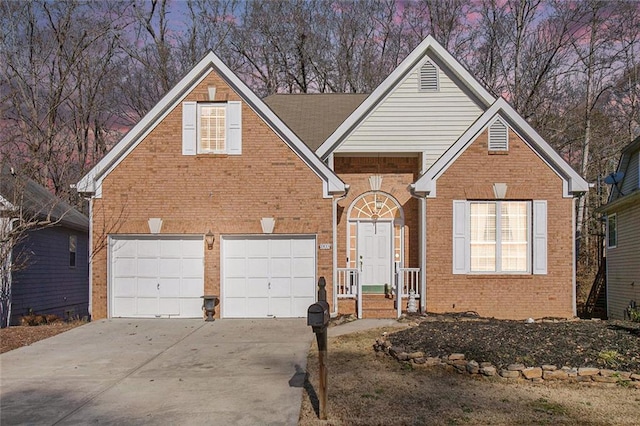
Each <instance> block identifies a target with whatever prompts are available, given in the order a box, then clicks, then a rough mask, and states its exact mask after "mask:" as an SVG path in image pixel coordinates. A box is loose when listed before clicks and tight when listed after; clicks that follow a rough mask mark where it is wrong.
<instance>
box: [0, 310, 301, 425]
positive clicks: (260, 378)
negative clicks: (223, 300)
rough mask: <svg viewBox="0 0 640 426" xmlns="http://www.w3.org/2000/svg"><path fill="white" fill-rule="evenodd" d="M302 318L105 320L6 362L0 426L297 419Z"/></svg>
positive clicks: (3, 358)
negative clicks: (211, 320)
mask: <svg viewBox="0 0 640 426" xmlns="http://www.w3.org/2000/svg"><path fill="white" fill-rule="evenodd" d="M313 338H314V335H313V333H312V331H311V328H310V327H307V326H306V321H305V320H304V319H270V320H216V321H215V322H209V323H207V322H204V321H202V320H174V319H171V320H166V319H165V320H162V319H157V320H156V319H149V320H131V319H117V320H101V321H96V322H92V323H90V324H87V325H84V326H82V327H78V328H75V329H73V330H71V331H68V332H66V333H63V334H61V335H58V336H55V337H52V338H50V339H47V340H43V341H40V342H37V343H34V344H33V345H31V346H27V347H24V348H20V349H17V350H14V351H11V352H7V353H5V354H2V355H0V368H1V370H0V371H1V373H0V374H1V375H0V378H1V382H0V424H2V425H3V426H5V425H13V424H30V425H58V424H61V425H69V424H127V425H132V424H184V425H187V424H189V425H197V424H208V425H211V424H216V425H264V424H274V425H276V424H277V425H281V424H291V425H295V424H297V421H298V416H299V410H300V402H301V397H302V392H303V383H304V375H305V373H304V371H305V370H306V358H307V353H308V351H309V347H310V344H311V341H312V339H313Z"/></svg>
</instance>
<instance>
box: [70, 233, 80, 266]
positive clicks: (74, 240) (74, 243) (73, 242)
mask: <svg viewBox="0 0 640 426" xmlns="http://www.w3.org/2000/svg"><path fill="white" fill-rule="evenodd" d="M77 250H78V237H77V236H76V235H69V267H71V268H74V267H75V266H76V251H77Z"/></svg>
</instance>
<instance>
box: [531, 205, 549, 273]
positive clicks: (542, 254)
mask: <svg viewBox="0 0 640 426" xmlns="http://www.w3.org/2000/svg"><path fill="white" fill-rule="evenodd" d="M533 273H534V274H536V275H546V274H547V201H546V200H542V201H534V202H533Z"/></svg>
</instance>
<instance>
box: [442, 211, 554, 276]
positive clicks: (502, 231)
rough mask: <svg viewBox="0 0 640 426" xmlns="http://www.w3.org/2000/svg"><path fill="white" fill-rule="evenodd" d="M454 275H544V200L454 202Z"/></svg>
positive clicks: (545, 260)
mask: <svg viewBox="0 0 640 426" xmlns="http://www.w3.org/2000/svg"><path fill="white" fill-rule="evenodd" d="M532 206H533V207H532ZM453 273H454V274H466V273H473V274H527V273H534V274H546V273H547V204H546V201H533V202H531V201H464V200H460V201H458V200H456V201H454V202H453Z"/></svg>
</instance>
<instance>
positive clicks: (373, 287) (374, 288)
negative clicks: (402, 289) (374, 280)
mask: <svg viewBox="0 0 640 426" xmlns="http://www.w3.org/2000/svg"><path fill="white" fill-rule="evenodd" d="M362 293H363V294H385V293H384V284H363V285H362Z"/></svg>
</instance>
